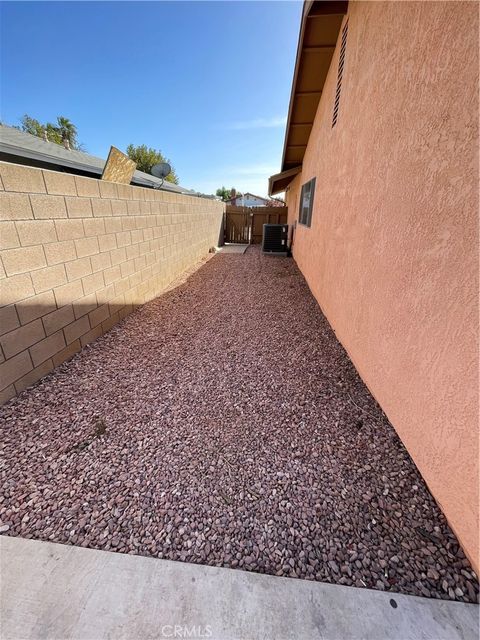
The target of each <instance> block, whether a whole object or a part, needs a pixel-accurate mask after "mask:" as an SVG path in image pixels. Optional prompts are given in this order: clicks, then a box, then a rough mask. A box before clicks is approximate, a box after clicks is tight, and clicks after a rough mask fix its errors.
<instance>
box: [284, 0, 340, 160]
mask: <svg viewBox="0 0 480 640" xmlns="http://www.w3.org/2000/svg"><path fill="white" fill-rule="evenodd" d="M347 9H348V0H307V1H306V2H305V3H304V5H303V12H302V21H301V25H300V34H299V39H298V46H297V56H296V61H295V70H294V74H293V82H292V90H291V93H290V102H289V107H288V117H287V127H286V130H285V140H284V145H283V155H282V171H285V170H287V169H290V168H292V167H295V166H298V165H301V164H302V161H303V156H304V155H305V151H306V148H307V143H308V137H309V135H310V131H311V128H312V126H313V121H314V118H315V113H316V110H317V107H318V103H319V102H320V98H321V94H322V90H323V85H324V82H325V79H326V74H327V72H328V68H329V66H330V63H331V59H332V57H333V53H334V51H335V46H336V42H337V38H338V33H339V31H340V25H341V21H342V19H343V16H344V15H345V13H346V12H347ZM322 18H323V23H324V24H323V25H321V26H322V27H323V28H321V29H320V30H317V31H318V33H317V32H316V30H315V29H314V28H311V27H310V26H309V25H308V21H313V20H318V21H321V20H322ZM307 27H308V29H307ZM307 54H309V55H307ZM315 54H317V56H321V65H322V67H323V72H322V74H319V75H318V77H316V75H315V72H313V73H310V70H311V69H312V70H313V69H314V68H315V66H316V63H318V58H316V56H315ZM312 79H313V82H312ZM302 82H303V83H304V84H306V85H308V86H309V87H310V86H311V87H312V88H313V90H309V91H301V86H302ZM300 98H304V101H305V102H307V103H308V104H307V105H306V106H305V105H304V107H303V111H304V112H305V111H307V112H308V113H307V116H306V117H302V118H301V119H300V121H297V122H296V121H295V117H294V116H296V117H297V120H298V116H299V114H300V113H302V108H301V107H302V105H301V100H299V99H300ZM295 111H297V112H298V113H297V114H295ZM294 128H295V129H296V132H297V133H296V137H297V140H295V138H293V141H292V135H293V134H292V130H293V129H294ZM289 141H290V142H289Z"/></svg>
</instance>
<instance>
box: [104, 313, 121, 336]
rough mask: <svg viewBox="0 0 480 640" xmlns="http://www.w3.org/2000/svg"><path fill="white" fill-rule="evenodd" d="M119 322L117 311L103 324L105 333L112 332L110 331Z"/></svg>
mask: <svg viewBox="0 0 480 640" xmlns="http://www.w3.org/2000/svg"><path fill="white" fill-rule="evenodd" d="M118 320H119V317H118V311H116V312H115V313H113V314H112V315H111V316H110V317H109V318H107V320H105V321H104V322H102V331H103V333H107V331H110V329H111V328H112V327H113V326H115V325H116V324H117V322H118Z"/></svg>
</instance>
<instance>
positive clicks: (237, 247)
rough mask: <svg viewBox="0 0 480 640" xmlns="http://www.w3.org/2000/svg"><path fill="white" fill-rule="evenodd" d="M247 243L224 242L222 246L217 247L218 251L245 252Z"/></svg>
mask: <svg viewBox="0 0 480 640" xmlns="http://www.w3.org/2000/svg"><path fill="white" fill-rule="evenodd" d="M249 246H250V245H249V244H224V245H223V246H222V247H218V249H217V251H218V253H245V251H246V250H247V249H248V247H249Z"/></svg>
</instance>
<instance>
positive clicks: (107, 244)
mask: <svg viewBox="0 0 480 640" xmlns="http://www.w3.org/2000/svg"><path fill="white" fill-rule="evenodd" d="M98 245H99V247H100V251H111V250H112V249H116V248H117V238H116V236H115V234H114V233H108V234H107V235H104V236H99V238H98Z"/></svg>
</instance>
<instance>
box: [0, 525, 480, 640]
mask: <svg viewBox="0 0 480 640" xmlns="http://www.w3.org/2000/svg"><path fill="white" fill-rule="evenodd" d="M0 555H1V612H2V613H1V615H2V619H1V638H2V640H7V639H12V640H13V639H15V640H19V639H20V638H21V639H22V640H23V639H25V640H27V639H30V638H32V639H35V640H40V639H42V638H48V639H49V640H54V639H55V640H60V639H62V640H66V639H81V640H103V639H107V638H108V639H111V640H120V639H129V640H130V639H131V640H147V639H148V640H153V639H155V638H212V639H213V638H215V639H219V640H228V639H233V638H236V639H237V638H245V639H249V640H254V639H259V640H260V639H270V638H271V639H274V640H282V639H284V638H285V639H286V638H295V639H297V638H298V639H301V640H310V639H313V638H316V639H317V638H318V639H328V640H354V639H355V640H360V639H361V640H374V639H378V640H388V639H395V640H410V639H420V638H421V639H422V640H428V639H432V640H433V639H435V640H443V639H445V640H473V639H474V638H477V637H478V636H477V629H478V607H477V606H476V605H470V604H462V603H456V602H447V601H441V600H430V599H426V598H418V597H414V596H404V595H397V594H387V593H383V592H380V591H371V590H368V589H356V588H353V587H343V586H335V585H329V584H323V583H319V582H310V581H304V580H295V579H289V578H277V577H272V576H266V575H260V574H255V573H247V572H243V571H235V570H232V569H222V568H214V567H205V566H200V565H193V564H187V563H180V562H170V561H166V560H156V559H152V558H144V557H140V556H131V555H124V554H120V553H110V552H106V551H94V550H91V549H83V548H80V547H72V546H64V545H60V544H53V543H47V542H39V541H33V540H23V539H21V538H9V537H2V538H1V539H0Z"/></svg>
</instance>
